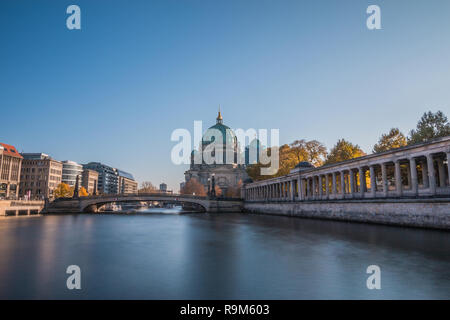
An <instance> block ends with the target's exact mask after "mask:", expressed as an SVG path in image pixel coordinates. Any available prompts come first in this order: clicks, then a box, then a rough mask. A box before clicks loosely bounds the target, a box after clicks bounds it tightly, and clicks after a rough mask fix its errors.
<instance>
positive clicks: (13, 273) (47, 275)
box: [0, 208, 450, 299]
mask: <svg viewBox="0 0 450 320" xmlns="http://www.w3.org/2000/svg"><path fill="white" fill-rule="evenodd" d="M0 254H1V257H2V259H1V260H0V298H43V299H46V298H62V299H72V298H81V299H100V298H105V299H108V298H113V299H118V298H125V299H134V298H144V299H145V298H149V299H227V298H230V299H232V298H234V299H338V298H344V299H346V298H349V299H377V298H384V299H392V298H399V299H403V298H413V299H414V298H437V299H443V298H447V299H448V298H450V234H449V233H448V232H444V231H433V230H421V229H408V228H399V227H389V226H376V225H365V224H356V223H344V222H332V221H320V220H308V219H297V218H287V217H276V216H258V215H243V214H217V215H210V214H203V213H202V214H199V213H196V214H193V213H189V214H183V213H182V212H180V210H179V209H177V208H175V209H149V210H145V211H142V212H139V213H136V214H131V215H129V214H96V215H64V216H45V217H33V218H8V219H2V220H0ZM71 264H76V265H79V266H80V267H81V270H82V290H80V291H75V290H74V291H69V290H67V289H66V286H65V283H66V279H67V276H68V275H66V273H65V270H66V268H67V266H68V265H71ZM371 264H376V265H379V266H380V267H381V270H382V289H381V290H368V289H367V288H366V279H367V277H368V275H367V274H366V273H365V272H366V268H367V266H368V265H371Z"/></svg>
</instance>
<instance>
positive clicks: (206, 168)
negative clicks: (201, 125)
mask: <svg viewBox="0 0 450 320" xmlns="http://www.w3.org/2000/svg"><path fill="white" fill-rule="evenodd" d="M218 133H220V135H219V136H221V137H222V139H223V141H222V143H220V144H217V145H218V146H219V147H220V148H223V161H217V162H220V163H216V162H213V163H208V161H205V159H206V157H207V154H206V153H208V154H209V155H212V156H214V155H215V154H214V151H213V152H210V150H208V146H210V145H211V143H213V142H214V141H215V138H216V137H217V136H218ZM210 149H212V148H210ZM241 156H242V155H241V152H240V147H239V144H238V140H237V138H236V135H235V133H234V131H233V130H232V129H230V128H229V127H228V126H226V125H224V124H223V118H222V115H221V113H220V110H219V114H218V116H217V119H216V124H215V125H213V126H212V127H210V128H208V130H206V132H205V134H204V135H203V137H202V141H201V143H200V146H199V150H198V151H195V150H194V151H193V152H192V153H191V165H190V168H189V170H188V171H186V172H185V174H184V175H185V180H186V182H188V181H189V180H190V179H192V178H195V179H196V180H197V181H199V182H200V183H201V184H203V186H204V187H205V191H206V192H208V186H211V181H212V177H213V176H214V180H215V184H216V186H219V188H220V189H221V190H222V194H223V195H226V194H227V190H228V189H229V188H230V187H233V188H234V187H237V186H238V185H239V183H240V182H241V183H245V182H248V181H249V176H248V175H247V172H246V171H245V165H244V164H240V163H242V162H241V161H239V159H240V157H241Z"/></svg>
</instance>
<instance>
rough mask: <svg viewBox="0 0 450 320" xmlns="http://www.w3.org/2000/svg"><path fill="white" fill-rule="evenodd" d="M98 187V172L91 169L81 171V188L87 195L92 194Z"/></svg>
mask: <svg viewBox="0 0 450 320" xmlns="http://www.w3.org/2000/svg"><path fill="white" fill-rule="evenodd" d="M97 185H98V172H97V171H95V170H91V169H83V174H82V178H81V186H82V187H83V188H85V189H86V191H87V193H89V194H93V193H94V189H95V188H96V186H97Z"/></svg>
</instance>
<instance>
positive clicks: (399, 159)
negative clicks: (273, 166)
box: [242, 137, 450, 229]
mask: <svg viewBox="0 0 450 320" xmlns="http://www.w3.org/2000/svg"><path fill="white" fill-rule="evenodd" d="M449 159H450V137H444V138H439V139H435V140H432V141H429V142H426V143H421V144H416V145H411V146H406V147H402V148H398V149H393V150H390V151H386V152H382V153H378V154H371V155H368V156H363V157H359V158H355V159H352V160H348V161H343V162H339V163H335V164H330V165H325V166H322V167H319V168H314V167H313V166H312V165H310V164H308V163H304V162H303V163H299V164H298V165H297V166H296V168H294V169H293V170H291V172H290V173H289V174H287V175H285V176H283V177H278V178H274V179H268V180H263V181H258V182H255V183H250V184H246V185H245V186H244V188H243V191H242V197H243V198H244V199H245V206H244V207H245V210H246V211H249V212H254V213H266V214H280V215H290V216H300V217H308V218H323V219H337V220H346V221H358V222H373V223H383V224H395V225H405V226H414V227H429V228H443V229H450V183H449V177H450V168H449V165H448V162H449Z"/></svg>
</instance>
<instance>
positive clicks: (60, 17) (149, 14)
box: [0, 0, 450, 191]
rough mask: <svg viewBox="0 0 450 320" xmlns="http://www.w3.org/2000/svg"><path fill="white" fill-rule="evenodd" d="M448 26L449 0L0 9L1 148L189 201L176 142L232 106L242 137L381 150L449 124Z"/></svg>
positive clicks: (206, 0)
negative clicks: (423, 128)
mask: <svg viewBox="0 0 450 320" xmlns="http://www.w3.org/2000/svg"><path fill="white" fill-rule="evenodd" d="M71 4H76V5H78V6H79V7H80V9H81V30H69V29H68V28H67V27H66V19H67V18H68V17H69V14H67V13H66V9H67V7H68V6H69V5H71ZM372 4H375V5H378V6H379V7H380V9H381V27H382V28H381V29H380V30H369V29H368V28H367V26H366V19H367V17H368V16H369V15H368V14H367V13H366V9H367V7H368V6H369V5H372ZM449 16H450V1H448V0H441V1H438V0H427V1H425V0H421V1H418V0H408V1H407V0H395V1H394V0H389V1H382V0H371V1H365V0H339V1H337V0H330V1H325V0H315V1H313V0H308V1H301V0H277V1H275V0H147V1H138V0H133V1H129V0H128V1H125V0H120V1H119V0H117V1H113V0H110V1H100V0H95V1H94V0H88V1H85V0H71V1H64V0H58V1H54V0H51V1H44V0H20V1H17V0H2V1H0V142H3V143H7V144H12V145H14V146H15V147H16V148H17V149H18V150H19V151H20V152H44V153H47V154H49V155H51V156H52V157H53V158H55V159H58V160H67V159H69V160H73V161H77V162H79V163H87V162H89V161H99V162H102V163H105V164H108V165H111V166H113V167H117V168H119V169H121V170H125V171H127V172H130V173H132V174H133V175H134V176H135V178H136V179H137V180H138V181H139V182H142V181H151V182H152V183H153V184H154V185H159V184H160V183H161V182H166V183H167V184H168V185H169V188H172V189H174V190H175V191H178V188H179V183H180V182H181V181H183V180H184V171H185V170H186V169H188V167H187V166H186V165H174V164H173V163H172V162H171V157H170V155H171V149H172V148H173V147H174V146H175V144H176V143H175V142H172V141H171V140H170V137H171V133H172V132H173V131H174V130H175V129H177V128H185V129H188V130H189V131H191V132H193V126H194V120H202V121H203V130H206V128H207V127H209V126H211V125H213V124H214V123H215V118H216V116H217V109H218V106H219V104H220V106H221V110H222V115H223V118H224V123H225V124H226V125H228V126H229V127H231V128H243V129H248V128H256V129H280V143H281V144H283V143H290V142H292V141H294V140H296V139H307V140H311V139H316V140H318V141H320V142H322V143H323V144H324V145H325V146H326V147H327V148H328V149H330V148H331V147H332V146H333V145H334V144H335V143H336V141H337V140H338V139H340V138H344V139H346V140H349V141H351V142H352V143H355V144H358V145H359V146H360V147H361V148H362V149H363V150H364V151H365V152H367V153H370V152H371V150H372V147H373V145H374V144H375V143H376V142H377V140H378V138H379V137H380V135H381V134H383V133H386V132H388V131H389V129H390V128H392V127H398V128H400V130H401V131H403V132H404V133H405V134H406V133H408V132H409V130H411V129H412V128H414V127H415V126H416V124H417V121H418V120H419V118H420V117H421V115H422V114H423V113H424V112H425V111H428V110H431V111H437V110H442V111H444V113H446V114H447V116H450V106H449V103H450V85H449V84H450V81H449V80H450V59H449V57H450V19H449Z"/></svg>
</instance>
